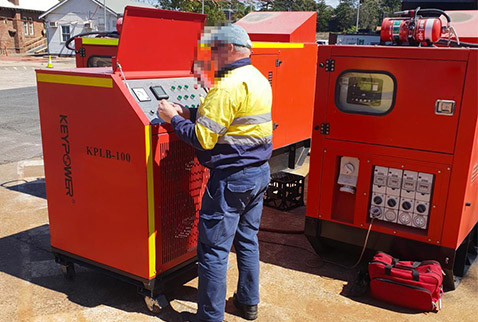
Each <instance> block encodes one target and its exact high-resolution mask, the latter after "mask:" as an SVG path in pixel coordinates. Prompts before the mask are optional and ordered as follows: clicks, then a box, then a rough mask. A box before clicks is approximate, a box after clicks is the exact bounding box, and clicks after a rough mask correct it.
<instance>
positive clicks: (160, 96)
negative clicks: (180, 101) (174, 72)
mask: <svg viewBox="0 0 478 322" xmlns="http://www.w3.org/2000/svg"><path fill="white" fill-rule="evenodd" d="M150 88H151V91H152V92H153V94H154V96H155V97H156V99H157V100H158V101H160V100H167V99H168V98H169V95H168V94H167V93H166V91H165V90H164V89H163V87H162V86H151V87H150Z"/></svg>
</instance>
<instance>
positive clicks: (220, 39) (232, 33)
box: [202, 24, 252, 48]
mask: <svg viewBox="0 0 478 322" xmlns="http://www.w3.org/2000/svg"><path fill="white" fill-rule="evenodd" d="M202 43H205V44H209V45H212V44H214V43H223V44H233V45H236V46H242V47H247V48H251V47H252V42H251V39H250V38H249V35H248V34H247V32H246V31H245V30H244V28H242V27H241V26H239V25H236V24H232V25H226V26H222V27H219V28H217V29H214V30H213V31H212V32H211V33H210V34H209V35H206V37H205V38H204V39H203V40H202Z"/></svg>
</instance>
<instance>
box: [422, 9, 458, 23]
mask: <svg viewBox="0 0 478 322" xmlns="http://www.w3.org/2000/svg"><path fill="white" fill-rule="evenodd" d="M419 13H420V14H424V13H425V14H427V13H428V14H432V15H433V17H440V16H441V15H443V16H444V17H445V18H446V20H447V21H448V23H450V22H451V18H450V16H449V15H448V14H447V13H446V12H445V11H443V10H440V9H420V10H417V14H419Z"/></svg>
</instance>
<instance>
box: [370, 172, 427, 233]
mask: <svg viewBox="0 0 478 322" xmlns="http://www.w3.org/2000/svg"><path fill="white" fill-rule="evenodd" d="M433 181H434V175H433V174H430V173H424V172H416V171H408V170H403V169H395V168H388V167H381V166H375V167H374V172H373V181H372V195H371V206H370V217H372V218H375V219H377V220H382V221H387V222H392V223H396V224H399V225H405V226H411V227H415V228H419V229H427V227H428V217H429V216H428V215H429V213H430V203H431V199H432V190H433Z"/></svg>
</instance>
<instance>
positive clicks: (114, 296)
mask: <svg viewBox="0 0 478 322" xmlns="http://www.w3.org/2000/svg"><path fill="white" fill-rule="evenodd" d="M75 269H76V277H75V279H74V280H73V281H69V280H66V279H65V278H64V277H63V274H62V273H61V270H60V267H59V265H58V264H57V263H55V261H54V258H53V255H52V253H51V249H50V235H49V228H48V225H42V226H38V227H36V228H32V229H29V230H25V231H22V232H20V233H17V234H14V235H10V236H6V237H4V238H1V239H0V271H1V272H4V273H6V274H9V275H12V276H15V277H17V278H20V279H22V280H25V281H28V282H30V283H32V284H35V285H38V286H41V287H44V288H48V289H50V290H54V291H56V292H61V293H64V294H66V295H67V297H68V299H69V300H70V301H71V302H73V303H76V304H78V305H81V306H83V307H87V308H93V307H96V306H99V305H106V306H110V307H114V308H117V309H120V310H124V311H126V312H135V313H143V314H146V315H151V313H150V312H149V311H148V310H147V308H146V306H145V304H144V301H143V298H142V297H141V296H140V295H138V294H137V290H136V287H135V286H133V285H130V284H128V283H125V282H121V281H118V280H117V279H115V278H113V277H110V276H107V275H104V274H102V273H100V272H97V271H94V270H88V269H86V268H82V267H79V266H78V265H75ZM165 295H166V297H167V298H168V300H170V301H172V300H182V301H187V302H193V303H194V302H196V289H195V288H193V287H189V286H185V285H178V286H177V287H175V288H174V289H172V290H171V291H170V292H168V293H167V294H165ZM39 300H41V299H39ZM182 316H184V313H180V312H177V311H175V310H174V309H173V308H172V307H168V308H166V309H164V310H163V311H162V312H161V314H159V315H158V318H160V319H161V320H164V321H172V322H174V321H183V320H184V319H183V317H182Z"/></svg>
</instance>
